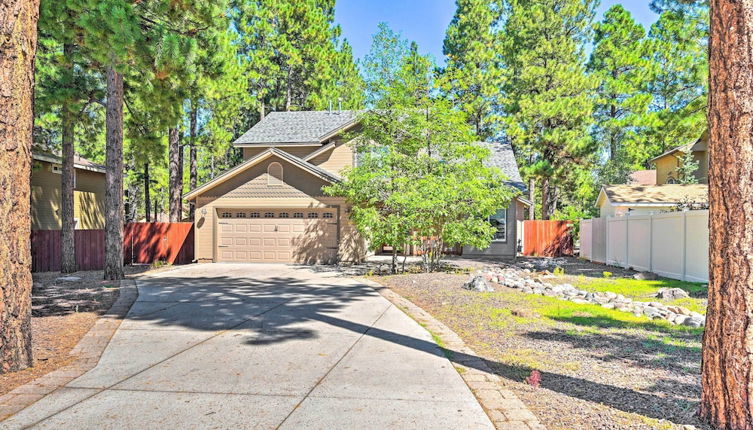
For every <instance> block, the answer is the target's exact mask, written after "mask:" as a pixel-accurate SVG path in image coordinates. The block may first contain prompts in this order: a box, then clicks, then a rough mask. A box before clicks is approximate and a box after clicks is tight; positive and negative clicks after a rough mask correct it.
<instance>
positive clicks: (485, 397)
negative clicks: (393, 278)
mask: <svg viewBox="0 0 753 430" xmlns="http://www.w3.org/2000/svg"><path fill="white" fill-rule="evenodd" d="M357 279H358V281H360V282H363V283H364V284H366V285H368V286H370V287H372V288H374V289H375V290H376V291H377V292H378V293H379V294H380V295H381V296H382V297H384V298H385V299H387V300H389V301H390V302H391V303H392V304H393V305H395V306H396V307H397V308H398V309H400V310H402V311H403V312H405V313H406V314H408V316H410V317H411V318H413V319H414V320H415V321H417V322H418V323H419V324H422V325H423V326H424V327H425V328H426V329H427V330H429V332H431V333H432V334H434V335H435V336H437V337H439V338H440V339H441V340H442V342H443V343H444V344H445V348H444V349H446V350H448V351H450V352H455V353H462V354H463V356H462V357H448V359H449V360H450V362H452V364H453V365H454V366H455V369H456V370H458V374H459V375H460V377H461V378H463V381H465V383H466V385H468V388H470V389H471V391H472V392H473V394H474V395H475V396H476V399H478V402H479V403H480V404H481V406H482V407H483V409H484V411H485V412H486V414H487V415H488V416H489V419H491V421H492V423H494V426H495V427H496V428H497V430H526V429H530V430H546V427H545V426H544V425H543V424H541V422H539V419H538V418H537V417H536V415H534V414H533V413H532V412H531V411H530V410H529V409H528V407H526V405H525V404H524V403H523V402H521V401H520V399H518V396H516V395H515V393H513V392H512V391H510V390H508V389H505V388H504V387H502V386H501V385H500V382H501V380H500V378H499V376H497V375H496V374H495V373H494V372H493V371H492V370H491V368H489V366H488V365H487V363H486V361H485V360H484V359H483V358H481V357H479V356H478V355H476V353H475V352H474V351H473V349H471V348H470V347H469V346H467V345H466V344H465V342H463V340H462V339H461V338H460V336H458V335H457V334H456V333H455V332H454V331H452V330H451V329H450V328H449V327H447V326H446V325H444V324H443V323H441V322H440V321H438V320H437V319H436V318H434V317H433V316H431V315H430V314H429V313H428V312H426V311H425V310H423V309H422V308H420V307H419V306H416V305H415V304H413V302H411V301H410V300H408V299H406V298H404V297H403V296H401V295H399V294H398V293H396V292H394V291H393V290H391V289H390V288H388V287H386V286H384V285H382V284H380V283H378V282H374V281H371V280H368V279H365V278H357Z"/></svg>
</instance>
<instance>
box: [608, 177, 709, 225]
mask: <svg viewBox="0 0 753 430" xmlns="http://www.w3.org/2000/svg"><path fill="white" fill-rule="evenodd" d="M707 201H708V185H706V184H685V185H684V184H664V185H605V186H603V187H601V191H600V192H599V197H598V198H597V199H596V206H598V207H599V211H600V213H601V217H602V218H604V217H607V216H622V215H625V214H626V213H628V212H629V213H631V214H650V213H657V212H661V211H666V210H668V209H672V208H673V207H675V206H677V205H678V204H679V203H683V202H707Z"/></svg>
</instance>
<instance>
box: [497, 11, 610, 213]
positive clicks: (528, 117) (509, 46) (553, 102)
mask: <svg viewBox="0 0 753 430" xmlns="http://www.w3.org/2000/svg"><path fill="white" fill-rule="evenodd" d="M596 3H597V2H596V1H595V0H541V1H533V0H510V2H509V16H508V17H507V18H506V22H505V27H504V34H505V37H504V39H503V43H504V44H503V49H504V51H503V55H504V56H503V60H504V67H505V68H506V69H507V70H508V71H509V73H510V78H509V80H508V81H507V82H506V85H505V86H504V91H505V97H506V99H505V100H504V105H503V109H502V113H503V125H504V131H505V134H506V135H507V136H508V137H509V138H510V139H511V141H512V143H513V145H514V147H515V148H516V149H517V155H518V156H519V157H520V158H521V159H523V160H525V163H524V164H525V165H526V168H524V169H523V173H524V175H525V176H526V177H527V178H533V179H535V181H536V182H538V184H539V186H538V187H537V188H538V189H539V190H540V191H539V193H540V196H541V198H540V199H541V217H542V218H543V219H549V217H550V216H551V215H552V214H553V212H554V210H555V208H556V207H557V204H558V200H559V199H560V196H561V195H562V194H563V193H564V192H568V191H569V190H568V189H562V184H565V183H568V184H573V186H570V187H568V188H570V189H572V188H577V187H578V186H580V184H582V183H583V181H581V180H579V179H580V178H582V177H583V174H582V171H583V170H586V169H590V165H591V163H592V162H593V161H594V160H593V158H594V152H595V151H594V142H593V139H592V138H591V136H590V135H589V129H590V127H591V125H592V114H593V111H594V98H593V96H592V94H593V93H594V90H595V89H596V88H597V85H598V79H597V78H596V77H594V76H592V75H589V74H587V73H586V70H585V53H584V47H585V43H586V42H587V41H588V36H589V35H590V29H591V21H592V19H593V15H594V7H595V5H596Z"/></svg>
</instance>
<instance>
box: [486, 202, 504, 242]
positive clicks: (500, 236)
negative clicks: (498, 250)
mask: <svg viewBox="0 0 753 430" xmlns="http://www.w3.org/2000/svg"><path fill="white" fill-rule="evenodd" d="M489 222H490V223H491V225H492V227H494V228H495V229H496V230H497V231H495V232H494V239H493V240H494V241H495V242H507V210H505V209H500V210H498V211H497V213H495V214H494V215H492V216H490V217H489Z"/></svg>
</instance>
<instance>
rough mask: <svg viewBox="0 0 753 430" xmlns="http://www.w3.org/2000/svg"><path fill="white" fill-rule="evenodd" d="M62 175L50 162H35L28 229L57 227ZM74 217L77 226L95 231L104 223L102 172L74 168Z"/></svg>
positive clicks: (54, 228)
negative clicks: (29, 226)
mask: <svg viewBox="0 0 753 430" xmlns="http://www.w3.org/2000/svg"><path fill="white" fill-rule="evenodd" d="M60 180H61V175H60V174H57V173H53V172H52V164H51V163H48V162H45V161H35V162H34V169H33V170H32V173H31V228H32V229H33V230H60V228H62V221H61V219H60V206H61V197H60V194H61V184H60ZM73 194H74V208H73V211H74V212H73V213H74V217H75V218H77V219H78V223H77V225H76V228H77V229H87V230H96V229H102V228H104V226H105V217H104V198H105V174H104V173H99V172H92V171H89V170H82V169H76V187H75V189H74V192H73Z"/></svg>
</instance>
